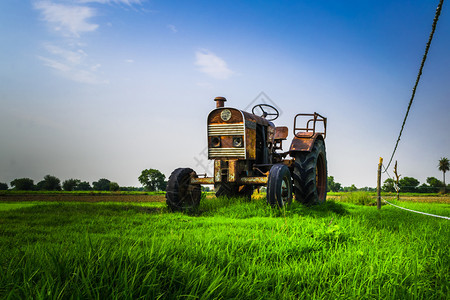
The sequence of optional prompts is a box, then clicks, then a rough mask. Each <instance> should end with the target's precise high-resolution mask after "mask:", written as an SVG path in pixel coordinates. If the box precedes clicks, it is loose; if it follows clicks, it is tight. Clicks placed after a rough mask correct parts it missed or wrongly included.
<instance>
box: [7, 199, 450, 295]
mask: <svg viewBox="0 0 450 300" xmlns="http://www.w3.org/2000/svg"><path fill="white" fill-rule="evenodd" d="M128 196H130V197H131V196H132V195H128ZM141 196H145V195H138V196H136V197H141ZM366 196H367V195H363V194H361V195H356V196H352V197H345V195H338V196H336V198H334V199H333V200H330V201H327V202H326V203H325V204H323V205H318V206H313V207H305V206H303V205H300V204H298V203H293V204H292V205H291V206H289V207H287V208H286V209H283V210H279V209H272V208H270V207H269V206H267V204H266V202H265V199H264V197H263V196H262V195H257V196H256V197H255V199H253V201H251V202H244V201H243V200H241V199H227V198H219V199H216V198H215V197H211V196H209V195H208V196H206V195H204V196H203V199H202V203H201V205H200V208H199V209H198V210H196V211H191V212H189V213H171V212H169V211H168V210H167V209H166V206H165V203H164V202H162V199H163V198H161V197H164V196H163V195H153V196H147V200H149V199H150V198H148V197H153V201H150V200H149V201H143V200H142V201H139V200H138V201H132V200H130V199H128V198H125V200H122V201H119V198H114V200H112V201H109V200H107V198H105V199H104V200H107V201H98V199H100V198H95V197H99V196H91V200H92V202H91V201H89V199H87V198H86V199H84V198H83V200H81V199H80V201H74V200H69V201H61V199H60V200H55V199H54V198H51V195H41V196H40V197H41V198H33V200H30V199H28V200H20V201H18V200H17V199H16V200H14V201H12V200H13V199H12V198H8V200H5V199H2V200H1V201H0V251H1V254H2V255H1V256H0V268H1V270H0V298H4V299H17V298H20V299H24V298H33V299H42V298H45V299H66V298H93V299H104V298H106V299H109V298H120V299H122V298H126V299H139V298H145V299H229V298H235V299H296V298H300V299H339V298H341V299H448V298H449V296H448V295H449V294H450V258H449V252H448V249H449V246H450V241H449V240H450V239H449V237H450V221H449V220H445V219H438V218H433V217H429V216H424V215H419V214H414V213H411V212H407V211H403V210H400V209H397V208H395V207H392V206H389V205H384V206H383V207H382V209H381V210H380V211H378V210H377V209H376V207H374V206H373V205H372V204H371V203H366V205H358V204H354V203H353V202H355V203H358V201H359V200H358V198H360V197H366ZM36 197H38V196H36ZM49 197H50V198H49ZM83 197H84V196H83ZM102 197H108V196H107V195H106V196H102ZM368 198H371V197H368ZM355 199H356V200H355ZM66 200H67V199H66ZM135 200H136V199H135ZM448 200H449V199H448V197H439V198H438V200H436V199H434V201H432V202H430V201H422V202H418V201H409V200H408V201H399V202H398V201H397V202H395V203H396V204H398V205H400V206H403V207H407V208H410V209H415V210H420V211H423V212H427V213H433V214H438V215H443V216H447V217H450V203H449V201H448ZM367 201H369V200H364V201H361V202H367ZM94 202H95V203H94ZM349 202H351V203H349Z"/></svg>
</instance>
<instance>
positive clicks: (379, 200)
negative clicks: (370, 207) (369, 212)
mask: <svg viewBox="0 0 450 300" xmlns="http://www.w3.org/2000/svg"><path fill="white" fill-rule="evenodd" d="M382 165H383V158H382V157H380V162H379V163H378V176H377V209H381V166H382Z"/></svg>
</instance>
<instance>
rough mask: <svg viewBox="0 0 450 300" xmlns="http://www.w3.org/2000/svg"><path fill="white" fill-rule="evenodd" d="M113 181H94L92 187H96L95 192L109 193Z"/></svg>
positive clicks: (102, 179)
mask: <svg viewBox="0 0 450 300" xmlns="http://www.w3.org/2000/svg"><path fill="white" fill-rule="evenodd" d="M110 183H111V181H109V180H108V179H106V178H101V179H99V180H98V181H94V182H93V183H92V185H93V186H94V190H96V191H109V184H110Z"/></svg>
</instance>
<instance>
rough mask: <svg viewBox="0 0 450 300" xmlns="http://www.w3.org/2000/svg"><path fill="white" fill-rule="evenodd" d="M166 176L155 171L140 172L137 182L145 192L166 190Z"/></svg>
mask: <svg viewBox="0 0 450 300" xmlns="http://www.w3.org/2000/svg"><path fill="white" fill-rule="evenodd" d="M165 179H166V176H165V175H164V174H163V173H161V172H160V171H158V170H155V169H145V170H142V172H141V176H139V177H138V180H139V182H140V183H141V184H142V185H143V186H144V188H145V189H146V190H147V191H157V190H160V191H163V190H165V189H166V185H167V182H166V181H165Z"/></svg>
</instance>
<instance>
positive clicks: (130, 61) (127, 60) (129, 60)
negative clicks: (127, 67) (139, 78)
mask: <svg viewBox="0 0 450 300" xmlns="http://www.w3.org/2000/svg"><path fill="white" fill-rule="evenodd" d="M125 62H126V63H129V64H132V63H134V60H132V59H125Z"/></svg>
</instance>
